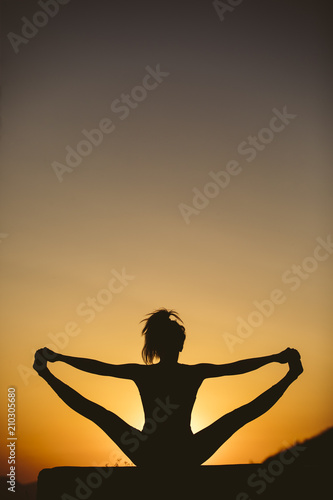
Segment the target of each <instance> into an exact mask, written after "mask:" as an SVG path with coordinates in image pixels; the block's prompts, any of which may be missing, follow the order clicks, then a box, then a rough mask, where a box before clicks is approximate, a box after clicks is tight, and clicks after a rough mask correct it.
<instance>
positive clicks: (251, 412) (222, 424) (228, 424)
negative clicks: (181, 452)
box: [192, 355, 303, 464]
mask: <svg viewBox="0 0 333 500" xmlns="http://www.w3.org/2000/svg"><path fill="white" fill-rule="evenodd" d="M298 356H299V355H298ZM302 371H303V368H302V364H301V362H300V358H299V357H298V359H297V358H296V359H295V358H294V360H293V362H292V363H291V367H290V369H289V372H288V373H287V374H286V375H285V376H284V377H283V379H281V380H280V382H278V383H277V384H275V385H273V386H272V387H271V388H270V389H268V390H267V391H265V392H264V393H262V394H261V395H260V396H258V397H257V398H255V399H254V400H253V401H251V402H250V403H248V404H246V405H244V406H241V407H240V408H237V409H236V410H234V411H232V412H230V413H228V414H226V415H224V416H223V417H221V418H219V419H218V420H217V421H216V422H214V423H213V424H211V425H210V426H208V427H206V428H205V429H203V430H201V431H199V432H198V433H196V434H195V435H194V440H193V444H194V447H193V454H192V456H195V461H196V462H197V463H200V464H202V463H204V462H205V461H206V460H208V458H210V457H211V456H212V455H213V454H214V453H215V452H216V451H217V450H218V448H220V446H222V444H223V443H225V441H227V440H228V439H229V438H230V437H231V436H232V435H233V434H234V433H235V432H236V431H237V430H238V429H240V428H241V427H243V426H244V425H245V424H247V423H248V422H251V421H252V420H254V419H256V418H258V417H260V416H261V415H263V414H264V413H266V412H267V411H268V410H269V409H270V408H272V406H274V405H275V403H276V402H277V401H278V400H279V399H280V398H281V396H282V395H283V394H284V392H285V391H286V390H287V388H288V387H289V386H290V384H292V382H294V381H295V380H296V379H297V377H298V376H299V375H300V374H301V373H302Z"/></svg>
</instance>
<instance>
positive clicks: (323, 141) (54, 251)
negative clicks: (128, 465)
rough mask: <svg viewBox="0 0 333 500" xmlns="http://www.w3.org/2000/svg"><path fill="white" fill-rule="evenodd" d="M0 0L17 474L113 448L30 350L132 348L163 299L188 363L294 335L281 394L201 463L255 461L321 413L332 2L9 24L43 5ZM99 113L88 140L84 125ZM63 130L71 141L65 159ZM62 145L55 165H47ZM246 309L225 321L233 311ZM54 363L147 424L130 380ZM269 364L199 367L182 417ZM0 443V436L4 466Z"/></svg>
mask: <svg viewBox="0 0 333 500" xmlns="http://www.w3.org/2000/svg"><path fill="white" fill-rule="evenodd" d="M2 4H3V5H2V47H3V49H2V53H3V57H2V99H1V109H2V136H1V158H2V162H1V164H2V167H1V202H0V207H1V225H0V233H1V243H0V252H1V261H2V270H1V273H2V280H1V288H0V293H1V301H0V304H1V306H0V307H1V331H2V336H1V352H2V356H1V368H0V370H1V385H0V387H1V394H2V397H1V404H0V410H1V422H2V423H1V434H2V435H6V432H7V430H6V423H7V422H6V418H3V416H5V415H6V399H5V398H6V392H7V388H8V387H9V386H15V387H16V390H17V419H18V422H17V426H18V443H19V445H18V446H19V448H18V450H19V451H18V467H17V472H18V479H20V480H21V481H23V482H29V481H34V480H35V479H36V477H37V474H38V472H39V470H40V469H42V468H44V467H53V466H57V465H76V466H80V465H86V466H89V465H93V464H96V463H97V464H99V465H102V464H103V465H104V464H106V463H108V464H109V465H114V464H115V463H116V461H117V460H119V459H120V460H121V462H120V463H121V464H124V463H125V461H126V457H124V455H123V454H122V453H121V452H120V450H119V449H118V448H117V447H116V445H113V443H110V441H109V440H108V438H107V437H106V436H105V435H104V434H103V432H102V431H100V430H99V429H98V428H97V427H96V428H95V426H94V425H93V424H92V423H90V422H88V421H85V420H84V419H83V418H82V417H80V416H78V415H76V414H75V413H74V412H72V411H71V410H69V409H68V408H67V407H66V406H65V405H64V404H63V403H62V402H61V401H60V400H59V399H58V398H57V396H55V395H54V394H53V393H52V392H51V390H50V389H49V387H48V386H47V385H46V384H45V383H44V382H43V381H42V380H40V379H39V378H38V377H37V376H35V375H34V374H33V373H32V372H31V371H30V367H31V365H32V360H33V352H34V351H35V350H36V349H38V348H39V347H42V346H44V345H47V344H53V345H54V346H56V347H57V349H58V350H59V351H60V352H63V353H65V354H69V355H75V356H83V357H94V358H96V359H100V360H104V361H109V362H111V363H126V362H138V363H139V362H141V357H140V352H141V348H142V338H141V337H140V325H139V322H140V321H141V319H142V318H143V317H144V316H145V315H146V314H147V313H149V312H151V311H153V310H154V309H156V308H158V307H167V308H174V309H176V310H177V311H178V312H179V314H180V316H181V318H182V319H183V321H184V324H185V327H186V331H187V340H186V344H185V347H184V352H183V353H182V355H181V358H180V361H181V362H183V363H189V364H192V363H199V362H211V363H224V362H231V361H234V360H237V359H243V358H248V357H256V356H261V355H266V354H271V353H274V352H279V351H281V350H282V349H284V348H286V347H288V346H290V347H295V348H297V349H299V351H300V352H301V355H302V359H303V362H304V367H305V372H304V374H303V375H302V377H301V378H300V379H299V380H298V381H297V382H296V383H295V384H294V385H293V386H292V387H291V388H290V389H289V390H288V391H287V393H286V394H285V396H284V397H283V398H282V400H281V401H279V403H278V404H277V405H276V407H274V408H273V409H272V410H271V411H270V412H268V413H267V414H266V415H264V416H263V417H261V418H260V419H258V420H257V421H256V422H253V423H251V424H249V425H248V426H246V427H244V428H243V429H242V430H241V431H239V432H238V433H237V434H236V435H235V436H234V437H233V438H232V439H230V440H229V441H228V442H227V443H226V444H225V445H224V446H223V447H222V448H221V449H220V450H219V451H218V452H217V453H216V454H215V455H214V456H213V457H212V458H211V459H210V460H209V461H208V462H207V463H209V464H222V463H247V462H249V461H261V460H263V459H264V458H265V457H267V456H268V455H270V454H272V453H275V452H276V451H277V450H278V449H280V448H282V447H283V446H284V444H283V443H284V442H286V441H287V442H289V443H290V444H292V443H293V442H294V441H295V440H302V439H304V438H307V437H311V436H313V435H315V434H317V433H319V432H321V431H322V430H324V429H326V428H327V427H329V426H331V425H332V413H333V411H332V410H333V408H332V403H331V401H332V369H331V365H332V361H331V356H332V312H331V307H330V306H331V296H332V279H331V276H332V274H331V273H332V261H333V256H332V249H330V244H329V242H330V241H331V240H330V235H332V218H331V212H332V167H331V165H332V163H331V159H332V155H331V153H332V150H331V130H332V123H331V121H332V120H331V116H332V114H331V109H330V99H329V94H330V89H331V87H332V82H331V80H332V78H331V77H332V74H331V69H330V68H329V64H328V61H329V53H328V48H327V47H328V42H329V36H328V33H329V30H328V14H327V12H325V10H326V9H327V8H328V7H327V6H326V5H325V4H324V3H323V4H322V5H321V6H320V7H318V8H317V7H316V8H314V6H313V2H308V1H305V2H294V3H293V4H292V5H290V3H289V2H287V1H286V0H283V1H279V2H278V1H271V2H264V1H253V2H243V3H241V4H240V5H239V6H238V7H235V8H234V10H233V11H232V12H227V13H226V14H225V19H224V20H221V19H220V17H219V15H218V13H217V12H216V9H215V8H214V6H213V3H212V2H206V1H203V0H200V1H182V2H176V1H170V2H149V1H142V2H126V3H121V2H117V3H116V4H115V5H110V2H107V1H101V2H99V3H98V7H97V6H96V3H93V2H89V1H87V0H82V1H80V2H79V1H78V0H71V1H69V2H68V3H67V4H64V5H60V6H59V12H58V13H57V14H56V15H54V17H52V18H51V17H50V18H49V19H47V24H45V26H43V27H40V28H38V32H37V33H36V34H34V35H32V34H31V32H29V31H28V33H30V39H29V38H25V41H26V43H25V42H22V40H21V41H20V43H18V40H19V39H17V38H16V39H15V38H13V36H10V37H9V38H8V33H10V32H11V33H15V34H17V35H20V36H22V28H23V24H24V21H22V17H24V16H25V17H26V18H27V19H29V20H31V19H33V16H34V15H35V13H36V12H37V11H40V10H41V7H40V6H39V5H38V3H37V2H33V1H31V0H25V1H16V2H9V0H7V1H4V2H2ZM35 19H37V22H38V19H39V21H40V22H41V23H43V19H44V17H39V18H36V17H35ZM326 20H327V21H326ZM13 40H16V42H14V41H13ZM16 52H17V53H16ZM159 71H160V75H162V76H158V74H157V75H156V74H155V77H154V76H150V77H149V78H148V76H147V75H148V74H149V75H154V72H155V73H156V72H157V73H158V72H159ZM155 83H156V85H155ZM138 87H139V88H138ZM148 87H149V88H148ZM152 87H154V88H152ZM126 96H130V97H126ZM126 99H127V101H126ZM128 99H129V100H128ZM117 100H119V101H122V103H121V102H119V101H117ZM120 105H123V106H126V108H123V109H122V112H120V111H119V106H120ZM111 106H112V107H111ZM126 110H127V111H126ZM281 115H282V118H281V117H280V119H279V120H274V121H272V119H273V118H274V116H281ZM291 115H292V117H291ZM288 116H289V118H288ZM107 120H108V121H107ZM101 123H102V125H103V127H104V130H105V132H103V134H102V135H101V133H96V132H95V135H94V140H95V142H96V143H97V142H100V144H98V145H93V146H89V144H88V145H87V144H86V143H85V145H82V144H83V143H82V141H83V140H85V141H87V135H89V132H91V130H93V129H94V130H95V129H97V128H98V127H100V126H101ZM277 129H279V130H277ZM84 130H85V131H86V132H85V133H84V132H83V131H84ZM90 137H92V136H90ZM80 144H81V146H78V145H80ZM78 147H79V151H81V152H82V151H83V154H86V156H83V157H82V158H81V159H80V158H79V159H78V156H76V160H74V159H73V156H72V157H71V159H72V161H76V162H77V163H78V165H77V166H76V167H73V166H72V165H73V164H70V163H67V164H66V155H67V153H68V151H72V150H73V149H74V150H75V151H77V148H78ZM66 148H68V149H66ZM80 148H81V149H80ZM248 148H252V149H251V150H250V151H252V153H250V152H249V149H248ZM245 151H247V152H245ZM87 152H88V153H89V154H87ZM71 154H72V155H73V153H71ZM67 160H68V159H67ZM55 162H57V164H60V163H61V164H62V165H65V168H66V171H63V172H62V174H61V175H60V174H59V167H57V172H58V175H57V173H56V171H55V167H54V165H55ZM230 162H233V163H232V164H233V166H234V167H233V168H234V170H233V171H232V174H231V173H230V171H231V168H232V167H231V166H230V165H231V163H230ZM228 169H229V174H228V175H227V174H226V172H228ZM222 171H223V173H221V172H222ZM212 172H214V173H215V176H216V175H217V176H218V178H219V179H224V181H225V185H224V184H218V183H216V181H215V184H214V181H213V175H214V174H212ZM59 175H60V177H59ZM215 179H216V177H215ZM225 179H228V184H227V181H226V180H225ZM212 182H213V185H212ZM221 182H222V181H221ZM208 183H210V184H208ZM226 184H227V185H226ZM198 193H200V194H198ZM207 196H208V197H207ZM209 196H210V197H209ZM184 206H186V207H187V208H186V209H185V208H184ZM181 207H182V208H181ZM184 210H186V213H187V214H190V215H187V216H186V217H184ZM318 238H319V239H318ZM331 239H332V238H331ZM323 242H324V243H323ZM318 246H320V248H321V249H318ZM293 266H301V267H300V268H299V267H297V268H296V267H293ZM117 273H118V274H117ZM119 275H120V276H121V277H120V278H119ZM112 278H114V279H116V282H115V281H113V282H112V283H113V285H114V288H113V289H112V290H113V291H112V292H111V291H110V289H109V291H107V290H108V283H109V282H110V280H111V279H112ZM276 289H278V290H280V292H274V290H275V291H276ZM105 290H106V291H105ZM272 293H273V297H277V296H279V301H280V303H276V304H274V305H271V306H268V305H267V304H266V305H267V307H268V309H267V310H269V311H270V312H269V314H268V315H267V317H266V316H265V317H264V316H263V315H262V320H260V315H258V313H257V314H253V312H254V311H258V303H262V302H263V301H264V300H267V299H269V298H270V297H271V298H272ZM279 294H280V295H279ZM270 300H271V299H270ZM277 302H278V301H277ZM91 304H95V306H92V305H91ZM88 310H89V311H90V312H87V311H88ZM251 314H252V316H251ZM249 316H250V318H249ZM240 318H241V319H240ZM88 320H89V321H88ZM256 320H257V323H258V326H253V327H252V331H250V330H251V328H248V329H247V332H248V335H247V337H246V338H242V337H240V336H239V335H238V333H237V327H238V326H239V324H240V323H241V322H243V321H247V322H248V321H254V322H255V321H256ZM73 323H74V325H73ZM247 324H248V323H247ZM250 326H251V325H250ZM66 328H67V332H70V335H69V334H68V333H64V331H65V329H66ZM226 333H228V334H230V335H229V336H226ZM232 336H233V337H232ZM227 338H228V339H229V341H227V340H226V339H227ZM235 338H238V341H237V340H235ZM230 339H233V341H232V342H231V343H230ZM52 370H54V373H55V374H57V375H58V376H59V377H60V378H61V379H63V380H64V381H65V382H67V383H70V385H72V386H73V387H74V388H76V389H77V390H79V392H82V394H84V395H85V396H86V397H88V398H90V399H93V400H94V401H96V402H98V403H100V404H102V405H103V406H106V407H107V408H109V409H110V410H112V411H114V412H115V413H117V414H119V415H120V416H121V417H122V418H124V419H125V420H126V421H127V422H129V423H131V424H132V425H135V426H141V425H142V424H143V412H142V409H141V405H140V399H139V394H138V392H137V390H136V388H135V386H134V384H133V383H131V382H128V381H122V380H116V379H103V378H100V377H97V376H93V375H88V374H85V373H80V372H76V371H75V370H74V369H72V368H69V367H67V366H62V365H60V364H59V366H52ZM284 373H285V367H283V366H280V365H277V366H273V365H270V366H267V367H265V368H262V369H261V370H260V371H258V372H257V373H251V374H248V375H242V376H237V377H232V378H228V379H219V380H210V381H205V382H204V384H203V386H202V388H201V389H200V391H199V394H198V398H197V402H196V406H195V408H194V412H193V430H194V431H196V430H199V429H200V428H202V427H204V426H206V425H208V424H209V423H211V422H212V421H214V420H216V419H217V418H219V417H220V416H221V415H222V414H224V413H225V412H227V411H230V410H232V409H233V408H235V407H236V406H238V405H240V404H243V403H245V402H247V401H249V400H250V399H252V398H254V397H256V396H257V395H258V394H259V393H260V392H262V391H263V390H265V389H266V388H268V387H269V386H270V385H272V384H273V383H275V382H276V381H278V380H279V379H280V378H281V377H282V376H283V375H284ZM6 457H7V451H6V450H5V449H4V448H3V447H2V448H1V460H2V462H1V464H2V465H1V474H3V473H6V472H7V464H6Z"/></svg>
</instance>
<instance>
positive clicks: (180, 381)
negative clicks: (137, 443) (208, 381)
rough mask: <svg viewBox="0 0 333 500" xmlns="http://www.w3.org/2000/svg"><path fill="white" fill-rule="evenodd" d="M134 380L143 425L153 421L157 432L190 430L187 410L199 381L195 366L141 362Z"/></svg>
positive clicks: (194, 395)
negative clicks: (140, 402)
mask: <svg viewBox="0 0 333 500" xmlns="http://www.w3.org/2000/svg"><path fill="white" fill-rule="evenodd" d="M135 383H136V385H137V387H138V389H139V392H140V396H141V400H142V405H143V409H144V413H145V425H150V424H149V422H151V420H153V422H155V423H156V424H157V425H156V426H155V427H156V433H158V434H160V433H164V431H165V432H166V431H168V432H169V430H170V428H171V427H172V429H173V431H174V432H176V431H178V432H179V433H181V432H191V428H190V421H191V413H192V409H193V405H194V402H195V399H196V395H197V392H198V389H199V387H200V385H201V383H202V380H201V379H200V378H199V374H198V370H196V367H195V366H191V365H184V364H180V363H165V364H164V363H162V362H160V363H157V364H154V365H146V366H142V365H141V366H140V370H138V377H137V380H135ZM162 424H163V425H162ZM178 432H177V434H178Z"/></svg>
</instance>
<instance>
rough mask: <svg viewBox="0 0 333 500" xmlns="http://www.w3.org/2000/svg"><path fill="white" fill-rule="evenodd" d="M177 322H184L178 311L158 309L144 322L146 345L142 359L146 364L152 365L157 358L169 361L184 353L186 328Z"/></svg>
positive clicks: (143, 333)
mask: <svg viewBox="0 0 333 500" xmlns="http://www.w3.org/2000/svg"><path fill="white" fill-rule="evenodd" d="M172 318H175V319H172ZM176 320H178V321H182V320H181V319H180V317H179V316H178V314H177V313H176V311H172V310H171V311H168V310H167V309H158V310H157V311H154V312H153V313H151V314H149V315H148V317H147V318H146V319H144V320H143V321H145V326H144V328H143V330H142V335H144V337H145V343H144V346H143V349H142V358H143V361H144V362H145V363H146V364H152V363H153V361H154V359H155V358H159V359H167V358H170V356H174V355H176V354H178V353H179V352H180V351H182V349H183V344H184V340H185V328H184V327H183V326H182V325H180V324H179V323H178V322H177V321H176Z"/></svg>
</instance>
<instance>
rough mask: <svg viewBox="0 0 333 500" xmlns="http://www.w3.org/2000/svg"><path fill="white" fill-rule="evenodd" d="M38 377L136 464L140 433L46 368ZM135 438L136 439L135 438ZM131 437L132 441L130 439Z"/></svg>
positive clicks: (40, 371)
mask: <svg viewBox="0 0 333 500" xmlns="http://www.w3.org/2000/svg"><path fill="white" fill-rule="evenodd" d="M38 372H39V375H40V376H41V377H42V378H43V379H44V380H45V381H46V382H47V383H48V384H49V386H50V387H51V388H52V389H53V390H54V392H55V393H56V394H57V395H58V396H59V397H60V399H62V401H63V402H64V403H66V404H67V406H69V407H70V408H71V409H72V410H74V411H76V412H77V413H79V414H80V415H82V416H83V417H85V418H88V419H89V420H91V421H92V422H94V423H95V424H96V425H98V427H100V428H101V429H102V430H103V431H104V432H105V433H106V434H107V435H108V436H109V437H110V438H111V439H112V441H114V442H115V443H116V444H117V446H119V448H120V449H121V450H122V451H123V452H124V453H125V454H126V455H127V456H128V458H129V459H130V460H132V462H133V463H135V464H137V461H139V458H140V453H135V452H137V451H138V450H139V451H141V453H142V451H143V447H141V450H140V447H139V446H135V444H137V443H140V444H142V443H141V440H140V439H139V438H140V437H141V434H142V433H141V431H139V430H138V429H135V428H134V427H132V426H131V425H129V424H127V422H125V421H124V420H122V419H121V418H120V417H118V415H116V414H115V413H113V412H111V411H109V410H106V409H105V408H103V406H100V405H98V404H97V403H94V402H93V401H90V400H89V399H87V398H85V397H83V396H82V395H81V394H79V393H78V392H77V391H75V390H74V389H72V388H71V387H69V386H68V385H67V384H65V383H64V382H62V381H61V380H59V379H58V378H56V377H55V376H54V375H53V374H52V373H51V372H50V370H49V369H48V368H44V369H42V370H40V369H39V370H38ZM135 436H136V437H135ZM131 437H132V439H131Z"/></svg>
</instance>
